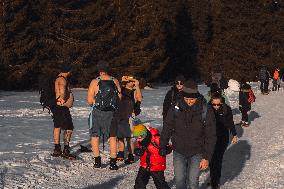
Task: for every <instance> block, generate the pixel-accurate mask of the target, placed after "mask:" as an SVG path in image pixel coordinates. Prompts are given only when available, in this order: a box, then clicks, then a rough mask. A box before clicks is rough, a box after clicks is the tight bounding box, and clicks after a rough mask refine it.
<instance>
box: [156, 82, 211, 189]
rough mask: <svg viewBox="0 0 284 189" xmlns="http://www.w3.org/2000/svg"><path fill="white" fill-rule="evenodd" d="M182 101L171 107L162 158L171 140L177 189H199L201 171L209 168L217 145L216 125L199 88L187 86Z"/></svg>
mask: <svg viewBox="0 0 284 189" xmlns="http://www.w3.org/2000/svg"><path fill="white" fill-rule="evenodd" d="M182 94H183V100H181V103H180V104H179V105H178V106H174V107H171V108H170V110H169V112H168V114H167V117H166V119H165V122H164V126H163V130H162V133H161V139H160V144H161V150H160V154H161V155H166V146H167V144H168V142H169V140H170V139H171V140H172V144H173V151H174V155H173V157H174V174H175V181H176V188H177V189H185V188H188V187H189V188H191V189H197V188H199V175H200V170H205V169H207V168H208V165H209V160H210V159H211V156H212V154H213V151H214V145H215V142H216V123H215V116H214V112H213V110H212V108H210V107H209V106H208V105H207V104H205V103H204V101H203V98H202V95H200V94H199V92H198V89H197V84H196V83H195V82H194V81H193V80H189V81H187V82H185V84H184V87H183V92H182Z"/></svg>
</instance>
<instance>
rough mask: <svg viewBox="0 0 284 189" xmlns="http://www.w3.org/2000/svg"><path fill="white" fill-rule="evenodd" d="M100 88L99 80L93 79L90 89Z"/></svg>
mask: <svg viewBox="0 0 284 189" xmlns="http://www.w3.org/2000/svg"><path fill="white" fill-rule="evenodd" d="M97 86H98V80H97V79H93V80H92V81H91V83H90V88H94V87H97Z"/></svg>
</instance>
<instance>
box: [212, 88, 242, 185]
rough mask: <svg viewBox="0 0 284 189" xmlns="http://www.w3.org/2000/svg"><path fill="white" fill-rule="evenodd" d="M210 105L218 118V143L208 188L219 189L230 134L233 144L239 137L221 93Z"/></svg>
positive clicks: (214, 97) (216, 95) (230, 111)
mask: <svg viewBox="0 0 284 189" xmlns="http://www.w3.org/2000/svg"><path fill="white" fill-rule="evenodd" d="M209 105H210V106H211V107H212V109H213V110H214V114H215V118H216V136H217V141H216V144H215V148H214V153H213V156H212V159H211V161H210V164H209V167H210V178H211V181H210V183H209V184H208V186H210V187H211V188H212V189H219V188H220V178H221V170H222V161H223V156H224V153H225V151H226V149H227V147H228V145H229V138H230V137H229V136H230V133H231V134H232V135H233V139H232V143H233V144H236V143H237V142H238V137H237V132H236V129H235V124H234V120H233V113H232V109H231V107H230V106H228V105H227V104H225V103H224V102H223V97H222V95H221V94H220V93H214V94H213V95H212V96H211V99H210V102H209Z"/></svg>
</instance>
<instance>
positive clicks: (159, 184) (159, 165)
mask: <svg viewBox="0 0 284 189" xmlns="http://www.w3.org/2000/svg"><path fill="white" fill-rule="evenodd" d="M133 136H134V137H135V139H136V149H135V150H134V153H135V155H136V156H140V168H139V171H138V174H137V177H136V179H135V186H134V189H146V185H147V184H148V182H149V179H150V176H151V177H152V178H153V180H154V183H155V186H156V188H157V189H170V187H169V186H168V183H167V182H166V180H165V176H164V171H165V169H166V156H161V155H160V154H159V151H160V135H159V131H158V130H157V129H155V128H152V127H150V128H149V129H147V128H146V127H145V126H144V125H143V124H138V125H136V126H134V127H133ZM169 153H171V146H170V145H168V146H167V153H166V154H169Z"/></svg>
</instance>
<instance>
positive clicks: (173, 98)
mask: <svg viewBox="0 0 284 189" xmlns="http://www.w3.org/2000/svg"><path fill="white" fill-rule="evenodd" d="M184 81H185V78H184V76H183V75H178V76H177V77H176V79H175V84H174V86H173V87H172V88H171V89H170V90H169V91H168V92H167V94H166V97H165V100H164V103H163V121H164V120H165V118H166V116H167V113H168V111H169V109H170V107H171V106H172V105H173V104H176V103H177V102H178V101H179V100H180V99H181V96H182V95H181V91H182V88H183V83H184Z"/></svg>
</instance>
